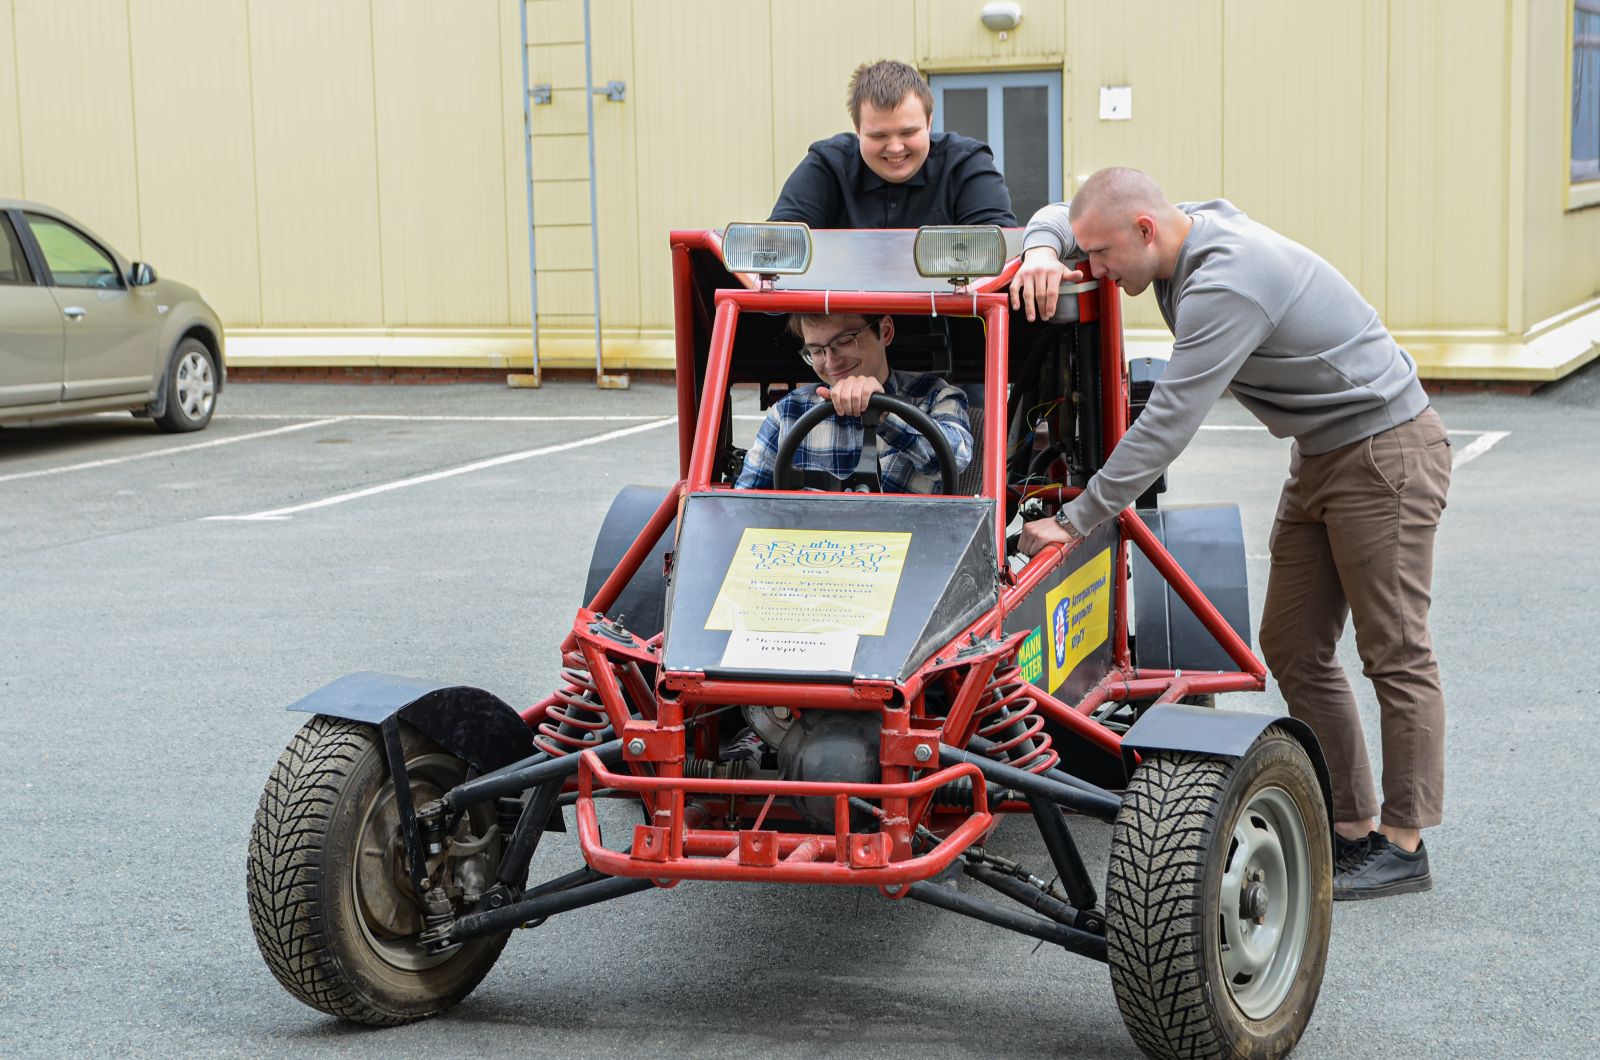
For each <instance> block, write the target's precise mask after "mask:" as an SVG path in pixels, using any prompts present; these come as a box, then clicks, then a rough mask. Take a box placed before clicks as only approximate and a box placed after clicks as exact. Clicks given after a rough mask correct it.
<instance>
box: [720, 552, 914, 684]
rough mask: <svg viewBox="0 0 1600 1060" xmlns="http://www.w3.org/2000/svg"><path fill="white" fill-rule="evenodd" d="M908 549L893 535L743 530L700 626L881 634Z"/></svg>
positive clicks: (873, 635) (871, 635)
mask: <svg viewBox="0 0 1600 1060" xmlns="http://www.w3.org/2000/svg"><path fill="white" fill-rule="evenodd" d="M910 545H911V535H910V534H909V533H901V532H893V531H881V532H873V531H856V530H827V531H819V530H777V529H766V528H762V527H750V528H749V529H747V530H746V531H745V532H744V536H743V537H741V538H740V539H739V547H738V548H737V549H735V550H734V553H733V561H732V562H731V563H730V564H729V565H728V573H727V576H726V577H724V578H723V580H722V588H721V589H720V590H718V592H717V599H716V601H715V602H713V603H712V605H711V615H710V617H709V618H707V619H706V627H705V628H706V629H730V630H752V631H756V632H763V633H854V634H858V635H860V636H864V637H881V636H883V632H884V630H885V629H886V628H887V627H888V625H889V612H890V611H891V610H892V609H893V608H894V594H895V590H896V589H897V588H898V587H899V585H900V572H901V570H902V569H903V568H904V567H905V561H906V550H907V549H908V548H909V547H910ZM845 668H846V669H848V667H845Z"/></svg>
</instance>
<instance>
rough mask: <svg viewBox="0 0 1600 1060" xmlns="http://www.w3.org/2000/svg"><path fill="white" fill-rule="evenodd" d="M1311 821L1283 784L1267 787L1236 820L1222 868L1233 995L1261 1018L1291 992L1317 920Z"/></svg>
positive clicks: (1224, 940)
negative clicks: (1314, 918) (1313, 917)
mask: <svg viewBox="0 0 1600 1060" xmlns="http://www.w3.org/2000/svg"><path fill="white" fill-rule="evenodd" d="M1310 876H1311V856H1310V848H1309V844H1308V842H1307V839H1306V826H1305V821H1304V819H1303V818H1302V817H1301V815H1300V810H1299V807H1297V806H1296V805H1295V802H1294V799H1293V798H1291V797H1290V795H1289V793H1288V792H1286V791H1284V790H1283V789H1282V788H1277V787H1271V788H1263V789H1262V790H1261V791H1258V792H1256V793H1255V795H1254V796H1252V797H1251V799H1250V802H1249V804H1248V805H1246V806H1245V808H1244V810H1243V812H1241V813H1240V814H1239V816H1238V818H1237V820H1235V822H1234V825H1233V831H1232V833H1231V835H1230V836H1229V841H1228V851H1227V856H1226V859H1225V861H1224V863H1223V868H1222V882H1221V894H1220V895H1219V903H1218V912H1219V914H1220V919H1221V929H1222V930H1221V935H1220V938H1219V939H1218V949H1219V954H1218V956H1219V958H1220V960H1221V964H1222V975H1223V979H1224V981H1225V982H1226V983H1227V985H1228V994H1229V996H1230V997H1232V998H1233V1002H1234V1004H1236V1005H1238V1006H1239V1009H1240V1011H1242V1012H1243V1013H1244V1014H1245V1015H1246V1016H1248V1017H1249V1018H1251V1019H1254V1020H1262V1019H1266V1018H1267V1017H1268V1016H1270V1015H1272V1013H1273V1012H1275V1011H1276V1010H1277V1008H1278V1006H1280V1005H1281V1004H1283V1001H1284V999H1285V998H1286V997H1288V996H1289V993H1290V991H1291V990H1292V989H1293V988H1294V983H1295V978H1296V975H1297V973H1298V972H1299V970H1300V961H1301V959H1302V957H1303V956H1304V955H1305V949H1306V937H1307V934H1308V933H1309V931H1310V924H1311V878H1310Z"/></svg>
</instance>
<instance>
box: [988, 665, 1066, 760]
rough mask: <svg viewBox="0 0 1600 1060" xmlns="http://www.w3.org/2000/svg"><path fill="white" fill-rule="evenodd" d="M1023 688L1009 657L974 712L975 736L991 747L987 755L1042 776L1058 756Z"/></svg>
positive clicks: (1036, 706) (1035, 704) (1040, 716)
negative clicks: (987, 742)
mask: <svg viewBox="0 0 1600 1060" xmlns="http://www.w3.org/2000/svg"><path fill="white" fill-rule="evenodd" d="M1025 687H1026V686H1025V685H1024V683H1023V681H1022V680H1021V678H1020V676H1019V674H1018V671H1017V666H1016V657H1015V656H1012V657H1011V658H1009V659H1007V660H1006V661H1005V663H1004V664H1002V665H1001V666H1000V667H999V668H998V669H997V670H996V671H995V675H994V677H993V679H991V680H990V682H989V687H988V688H986V689H984V692H983V697H982V698H981V699H980V700H979V702H978V707H977V709H976V710H975V711H973V718H974V721H975V723H976V725H977V730H976V735H978V736H981V737H983V738H984V739H985V740H988V741H990V742H991V743H993V744H994V747H993V748H991V749H990V750H989V751H988V752H987V753H988V754H989V755H990V756H992V757H994V758H996V759H999V760H1000V761H1003V762H1005V763H1006V764H1007V765H1012V766H1015V767H1017V768H1018V769H1025V770H1027V771H1028V772H1030V773H1043V772H1044V771H1045V770H1047V769H1053V768H1055V766H1056V763H1058V762H1060V761H1061V755H1060V754H1058V753H1057V752H1056V750H1055V749H1054V748H1053V747H1051V742H1052V741H1051V737H1050V733H1049V732H1047V731H1046V730H1045V727H1044V716H1043V715H1042V714H1040V713H1039V706H1038V704H1037V703H1035V702H1034V699H1033V697H1032V696H1030V695H1027V694H1026V692H1025Z"/></svg>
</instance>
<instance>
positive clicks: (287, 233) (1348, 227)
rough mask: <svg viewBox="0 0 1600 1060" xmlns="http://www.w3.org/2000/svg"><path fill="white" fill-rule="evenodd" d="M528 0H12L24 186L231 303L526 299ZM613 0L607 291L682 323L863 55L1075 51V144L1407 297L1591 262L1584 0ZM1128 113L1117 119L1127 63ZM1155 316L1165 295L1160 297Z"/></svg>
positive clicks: (432, 317) (13, 107)
mask: <svg viewBox="0 0 1600 1060" xmlns="http://www.w3.org/2000/svg"><path fill="white" fill-rule="evenodd" d="M518 2H519V0H462V2H458V3H453V4H448V5H442V4H438V3H433V2H426V0H270V2H268V0H0V128H3V129H4V130H7V132H6V133H4V134H0V194H10V195H22V196H25V197H30V198H38V199H43V200H46V201H49V202H52V203H55V204H57V205H59V206H61V207H62V208H64V209H67V210H69V211H72V212H74V213H76V214H78V215H79V216H80V217H82V218H83V219H84V221H85V222H86V223H88V224H89V225H91V226H92V227H94V228H96V229H98V230H99V231H101V232H102V233H103V234H105V235H106V237H107V238H109V239H111V240H112V241H114V242H115V243H117V244H118V245H119V247H121V248H122V249H123V250H124V251H125V252H127V253H130V254H134V255H137V256H139V257H141V258H146V259H148V260H150V261H152V262H153V263H154V264H156V266H157V268H158V269H160V270H161V271H162V272H163V273H166V274H170V275H172V276H174V277H177V278H182V279H187V280H190V281H192V282H194V283H196V284H197V285H198V286H200V287H202V289H203V290H204V291H205V293H206V295H207V297H208V298H210V299H211V300H212V301H213V302H214V303H215V304H216V305H217V306H218V308H219V309H220V311H221V312H222V313H223V315H224V317H225V318H226V319H227V321H228V322H229V324H230V326H233V327H249V326H290V327H313V328H338V327H352V328H361V327H380V328H407V327H410V328H472V327H510V326H515V325H519V324H521V325H525V324H526V323H527V322H528V266H527V244H526V211H525V195H526V189H525V186H524V183H523V158H522V101H521V66H520V63H521V56H520V55H519V52H518V43H519V37H520V31H519V24H518V21H519V9H518ZM980 7H981V4H980V3H979V2H978V0H884V2H881V3H871V4H862V3H858V2H853V0H813V2H811V3H794V2H789V0H766V2H757V0H672V2H658V0H593V24H594V34H593V40H594V80H595V81H596V82H597V83H600V84H603V83H605V82H606V81H609V80H620V81H624V82H626V85H627V98H626V101H625V102H621V103H613V102H608V101H606V99H605V98H604V97H603V96H597V97H595V101H594V107H595V119H596V127H597V140H596V152H597V162H598V169H599V179H598V181H597V185H596V195H597V199H598V203H599V212H600V233H599V234H600V259H601V267H602V276H603V280H604V283H603V286H602V294H601V299H602V303H603V308H604V319H605V323H606V326H607V328H608V330H610V331H612V332H614V333H618V334H628V333H633V334H638V333H640V332H644V333H651V332H659V331H663V330H665V329H666V328H668V327H669V326H670V321H671V312H670V306H669V303H668V299H669V285H670V275H669V270H668V267H667V262H668V257H667V250H666V239H667V232H668V231H669V230H670V229H671V228H678V227H681V228H693V227H704V226H717V225H721V224H723V223H725V222H727V221H729V220H734V219H744V218H759V217H763V216H765V213H766V211H767V209H768V208H769V207H770V205H771V203H772V200H773V198H774V197H775V196H776V194H777V191H778V188H779V187H780V186H781V184H782V182H783V180H784V178H785V177H786V176H787V174H788V172H789V170H790V169H791V168H792V167H793V166H794V165H795V164H796V163H797V162H798V161H799V159H800V158H801V156H802V155H803V153H804V151H805V147H806V145H807V144H808V143H809V142H811V141H812V140H815V139H818V138H820V137H823V136H826V135H829V134H831V133H833V132H837V131H840V130H843V129H845V128H847V126H848V117H847V115H846V113H845V108H844V87H845V81H846V78H847V77H848V75H849V72H850V70H851V69H852V68H853V67H854V66H855V65H856V64H857V63H858V62H861V61H865V60H870V59H875V58H879V57H884V56H893V57H901V58H906V59H909V60H911V61H913V62H915V63H917V64H918V65H919V66H920V67H921V68H922V69H923V70H924V71H926V72H929V73H941V72H952V73H953V72H962V71H972V70H984V69H991V68H1021V69H1059V70H1061V71H1062V74H1063V89H1064V95H1063V105H1064V123H1065V129H1064V133H1065V135H1064V137H1063V150H1064V154H1065V158H1064V160H1063V161H1064V167H1063V171H1064V173H1065V175H1066V182H1067V188H1066V191H1067V193H1068V194H1070V192H1071V189H1072V187H1073V182H1074V178H1076V177H1081V176H1082V175H1086V174H1087V173H1089V172H1091V171H1092V170H1093V169H1096V168H1098V167H1100V166H1102V165H1108V164H1114V163H1115V164H1129V165H1135V166H1139V167H1141V168H1144V169H1147V170H1149V171H1150V172H1151V173H1153V174H1154V175H1155V176H1156V177H1157V178H1158V179H1159V180H1160V181H1161V182H1162V184H1163V185H1164V187H1165V188H1166V189H1167V191H1168V193H1169V194H1170V195H1171V196H1172V197H1174V198H1176V199H1197V198H1209V197H1212V196H1217V195H1223V196H1227V197H1229V198H1231V199H1233V200H1234V201H1235V202H1236V203H1238V204H1239V205H1241V206H1242V207H1244V208H1245V209H1246V210H1247V211H1249V212H1250V213H1251V214H1252V215H1253V216H1255V217H1257V218H1258V219H1260V220H1262V221H1264V222H1266V223H1268V224H1271V225H1273V226H1275V227H1277V228H1279V229H1281V230H1283V231H1284V232H1286V233H1288V234H1289V235H1291V236H1293V237H1295V238H1297V239H1300V240H1301V241H1303V242H1305V243H1306V244H1308V245H1309V246H1311V247H1313V248H1314V249H1316V250H1318V251H1319V252H1320V253H1322V254H1323V255H1324V256H1325V257H1327V258H1328V259H1329V260H1330V261H1331V262H1333V263H1334V264H1335V265H1336V266H1337V267H1339V268H1340V269H1341V270H1342V271H1343V272H1344V273H1345V274H1346V275H1348V276H1349V277H1350V278H1351V280H1352V281H1353V282H1355V283H1356V285H1357V286H1358V287H1359V288H1360V289H1361V290H1362V292H1363V293H1364V294H1365V295H1366V296H1367V297H1368V298H1369V299H1370V300H1371V301H1372V302H1373V303H1374V304H1375V305H1376V306H1377V307H1378V308H1379V310H1380V311H1381V312H1382V313H1383V314H1384V316H1385V318H1386V319H1387V320H1388V321H1389V323H1390V324H1391V326H1392V327H1395V328H1397V329H1406V330H1410V331H1422V332H1427V331H1446V332H1454V333H1470V332H1472V331H1474V330H1476V331H1480V332H1485V333H1489V334H1505V333H1507V332H1510V333H1513V334H1518V333H1520V332H1521V331H1522V330H1523V329H1525V328H1526V327H1528V326H1530V325H1531V324H1532V323H1534V322H1536V321H1538V320H1541V319H1544V318H1546V317H1549V316H1552V315H1554V314H1557V313H1560V312H1562V311H1563V310H1564V309H1566V308H1569V307H1571V306H1574V305H1577V304H1579V303H1581V302H1583V301H1584V300H1586V299H1588V298H1590V297H1592V296H1593V295H1594V293H1595V290H1596V288H1597V287H1600V208H1596V209H1589V210H1583V211H1575V212H1568V211H1565V209H1564V205H1565V183H1564V182H1565V172H1566V169H1565V167H1566V159H1565V157H1564V152H1565V128H1564V124H1563V123H1564V122H1567V121H1568V120H1569V113H1568V111H1567V109H1566V100H1565V94H1566V92H1567V90H1568V89H1567V85H1566V83H1565V63H1564V61H1563V59H1564V55H1563V51H1564V49H1566V48H1568V47H1569V44H1568V41H1567V37H1566V23H1567V21H1569V20H1570V17H1571V16H1570V0H1449V2H1446V0H1352V2H1349V3H1341V4H1326V3H1317V2H1312V0H1192V2H1186V3H1181V4H1179V3H1173V2H1170V0H1123V2H1121V3H1118V4H1105V3H1094V2H1088V0H1054V2H1044V0H1032V2H1029V3H1026V4H1024V8H1025V11H1026V14H1025V17H1024V20H1023V23H1022V25H1021V26H1020V27H1018V29H1017V30H1015V31H1013V32H1012V33H1011V34H1010V35H1009V39H1008V40H1005V41H1001V40H1000V39H999V38H998V37H997V35H995V34H993V33H991V32H990V31H988V30H986V29H984V28H983V27H982V25H981V24H980V23H979V21H978V17H977V16H978V11H979V9H980ZM527 11H528V19H529V28H530V39H531V43H532V47H531V48H530V51H529V61H530V73H531V80H532V81H533V82H534V83H536V84H537V83H548V84H551V85H552V86H553V102H552V104H551V105H549V106H540V107H535V108H533V122H534V125H533V131H534V141H533V143H534V168H535V175H536V186H535V193H534V202H535V214H536V216H537V219H538V222H539V224H538V228H537V250H538V268H539V302H540V318H541V323H542V325H543V326H544V327H546V328H553V329H559V328H563V327H565V328H572V329H579V328H586V327H587V326H588V323H589V320H590V314H591V313H592V296H591V285H592V274H591V271H590V269H591V262H590V232H589V227H588V224H589V209H588V206H589V201H588V200H589V189H588V182H587V176H588V166H587V154H586V147H587V143H586V137H585V127H586V120H585V88H586V86H585V82H584V68H583V44H582V41H583V25H582V3H581V0H528V2H527ZM1113 84H1128V85H1132V86H1133V88H1134V119H1133V120H1132V121H1126V122H1106V121H1101V120H1100V119H1099V118H1098V113H1097V108H1098V89H1099V86H1101V85H1113ZM1129 320H1130V322H1131V323H1133V324H1135V325H1145V326H1157V325H1158V324H1159V321H1158V318H1157V316H1156V314H1155V313H1154V312H1153V308H1152V306H1151V305H1150V301H1149V298H1148V296H1146V297H1145V298H1144V299H1141V300H1138V301H1136V302H1135V304H1134V305H1132V306H1130V313H1129Z"/></svg>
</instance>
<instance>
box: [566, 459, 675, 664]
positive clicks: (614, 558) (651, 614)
mask: <svg viewBox="0 0 1600 1060" xmlns="http://www.w3.org/2000/svg"><path fill="white" fill-rule="evenodd" d="M668 492H670V489H669V487H666V486H624V487H623V488H622V491H621V492H620V493H618V494H617V496H616V498H615V499H614V500H613V501H612V502H611V507H610V509H608V510H607V511H606V518H605V522H603V523H601V524H600V534H599V536H598V537H596V538H595V542H594V552H593V553H592V554H591V555H590V558H589V577H588V579H587V580H586V581H585V582H584V586H583V600H582V601H581V603H582V604H583V606H585V607H587V606H588V605H589V602H590V601H591V600H593V599H594V594H595V593H597V592H599V591H600V586H602V585H604V584H605V581H606V579H607V578H609V577H610V576H611V572H612V571H614V570H616V569H617V564H618V563H620V562H622V557H623V556H624V555H625V554H626V553H627V551H628V549H630V548H632V547H633V543H634V542H635V541H637V540H638V539H639V535H640V534H641V533H642V532H643V531H644V528H645V525H646V524H647V523H649V522H650V517H651V516H653V515H655V513H656V509H657V508H659V507H660V506H661V502H662V500H663V499H664V498H665V497H666V495H667V494H668ZM676 536H677V520H673V521H672V522H670V523H668V524H667V529H666V531H665V532H664V533H662V535H661V540H660V541H657V542H656V545H655V547H654V548H652V549H651V550H650V554H649V555H648V556H646V557H645V558H644V562H643V563H641V564H640V565H639V569H638V571H637V572H635V574H634V576H633V580H632V581H630V582H628V585H627V587H626V588H625V589H623V590H622V595H621V596H618V597H617V602H616V603H614V604H612V605H611V607H610V608H609V609H608V610H607V614H608V615H609V617H611V618H615V619H619V620H621V621H622V622H623V624H624V625H626V626H627V627H628V629H629V630H630V631H631V632H633V633H634V634H636V635H637V636H638V637H639V638H640V639H641V640H649V639H650V638H651V637H653V636H655V635H656V634H657V633H660V632H661V630H662V628H663V627H664V626H665V625H666V602H667V577H666V555H667V552H668V551H670V550H671V548H672V541H673V538H675V537H676Z"/></svg>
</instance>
